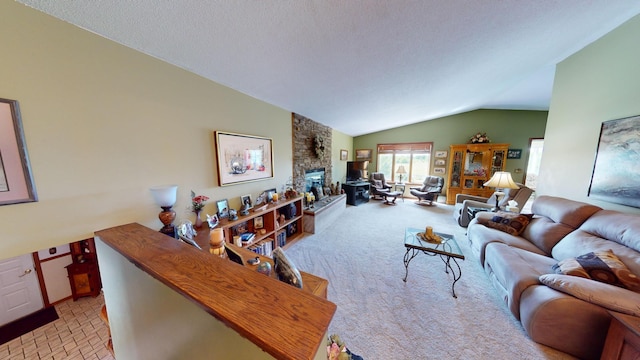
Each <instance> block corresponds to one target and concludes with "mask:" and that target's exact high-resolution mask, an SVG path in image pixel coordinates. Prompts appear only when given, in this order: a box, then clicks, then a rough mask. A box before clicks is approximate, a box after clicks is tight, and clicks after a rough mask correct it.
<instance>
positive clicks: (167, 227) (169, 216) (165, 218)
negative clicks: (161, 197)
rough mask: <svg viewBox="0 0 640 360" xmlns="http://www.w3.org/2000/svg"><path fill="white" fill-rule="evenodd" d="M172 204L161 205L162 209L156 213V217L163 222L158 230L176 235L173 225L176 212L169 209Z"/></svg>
mask: <svg viewBox="0 0 640 360" xmlns="http://www.w3.org/2000/svg"><path fill="white" fill-rule="evenodd" d="M171 207H172V206H162V211H161V212H160V214H158V219H160V221H161V222H162V223H163V224H164V226H163V227H162V229H160V232H161V233H163V234H165V235H169V236H171V237H174V238H175V237H176V231H175V227H174V226H173V220H175V219H176V212H175V211H173V209H171Z"/></svg>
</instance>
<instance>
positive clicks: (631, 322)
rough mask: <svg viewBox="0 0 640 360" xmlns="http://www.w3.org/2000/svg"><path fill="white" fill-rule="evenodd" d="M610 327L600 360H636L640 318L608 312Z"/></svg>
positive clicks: (639, 341) (638, 355) (639, 336)
mask: <svg viewBox="0 0 640 360" xmlns="http://www.w3.org/2000/svg"><path fill="white" fill-rule="evenodd" d="M609 314H611V316H612V318H611V325H610V326H609V332H608V333H607V340H605V343H604V349H603V350H602V357H601V359H637V358H638V357H640V318H637V317H635V316H631V315H627V314H621V313H617V312H613V311H609Z"/></svg>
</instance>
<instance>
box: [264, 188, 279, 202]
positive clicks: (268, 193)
mask: <svg viewBox="0 0 640 360" xmlns="http://www.w3.org/2000/svg"><path fill="white" fill-rule="evenodd" d="M264 193H265V195H266V198H265V201H266V203H267V204H268V203H270V202H273V194H275V193H276V188H273V189H269V190H265V191H264Z"/></svg>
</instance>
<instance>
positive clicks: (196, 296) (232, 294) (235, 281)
mask: <svg viewBox="0 0 640 360" xmlns="http://www.w3.org/2000/svg"><path fill="white" fill-rule="evenodd" d="M200 231H207V230H206V228H205V230H200ZM95 235H96V236H97V237H99V238H100V240H102V241H103V242H104V243H105V244H107V245H108V246H110V247H111V248H113V249H114V250H115V251H117V252H119V253H120V254H121V255H122V256H124V257H125V258H126V259H128V260H129V261H131V262H132V263H133V264H134V265H135V266H136V267H138V268H140V269H141V270H142V271H144V272H146V273H148V274H149V275H151V276H152V277H154V278H155V279H157V280H159V281H160V282H162V283H163V284H165V285H166V286H168V287H170V288H171V289H173V290H174V291H176V292H178V293H179V294H181V295H182V296H184V297H186V298H187V299H189V300H191V301H192V302H194V303H195V304H196V305H198V306H199V307H200V308H202V309H203V310H204V311H206V312H208V313H209V314H210V315H212V316H213V317H215V318H216V319H218V320H219V321H221V322H223V323H224V324H225V325H227V326H228V327H230V328H232V329H233V330H234V331H236V332H237V333H238V334H240V335H241V336H243V337H245V338H246V339H248V340H250V341H251V342H253V343H254V344H256V345H257V346H259V347H260V348H261V349H263V350H264V351H265V352H267V353H269V354H270V355H271V356H273V357H275V358H276V359H292V360H294V359H296V360H297V359H313V358H314V356H315V355H316V353H317V351H318V349H319V348H320V347H321V346H324V343H325V341H326V339H325V335H326V333H327V330H328V328H329V323H330V322H331V319H332V318H333V315H334V313H335V311H336V305H335V304H334V303H332V302H330V301H328V300H326V299H324V298H321V297H319V296H315V295H313V294H312V293H311V292H309V291H304V290H302V289H298V288H296V287H294V286H291V285H288V284H286V283H284V282H281V281H278V280H276V279H273V278H268V277H265V276H264V275H263V274H260V273H258V272H256V271H255V270H253V269H250V268H248V267H242V266H239V265H238V264H235V263H233V262H231V261H229V260H227V259H224V258H220V257H218V256H214V255H211V254H209V252H208V250H207V249H208V248H203V249H205V250H204V251H201V250H198V249H196V248H195V247H192V246H190V245H187V244H185V243H183V242H181V241H178V240H176V239H173V238H171V237H169V236H166V235H164V234H162V233H160V232H157V231H155V230H152V229H149V228H147V227H145V226H143V225H140V224H137V223H132V224H127V225H122V226H117V227H113V228H109V229H105V230H101V231H97V232H96V233H95ZM303 284H304V282H303Z"/></svg>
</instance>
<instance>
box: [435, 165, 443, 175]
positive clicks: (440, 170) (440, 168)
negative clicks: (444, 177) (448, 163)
mask: <svg viewBox="0 0 640 360" xmlns="http://www.w3.org/2000/svg"><path fill="white" fill-rule="evenodd" d="M433 173H434V174H444V173H445V171H444V168H443V167H436V168H433Z"/></svg>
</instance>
